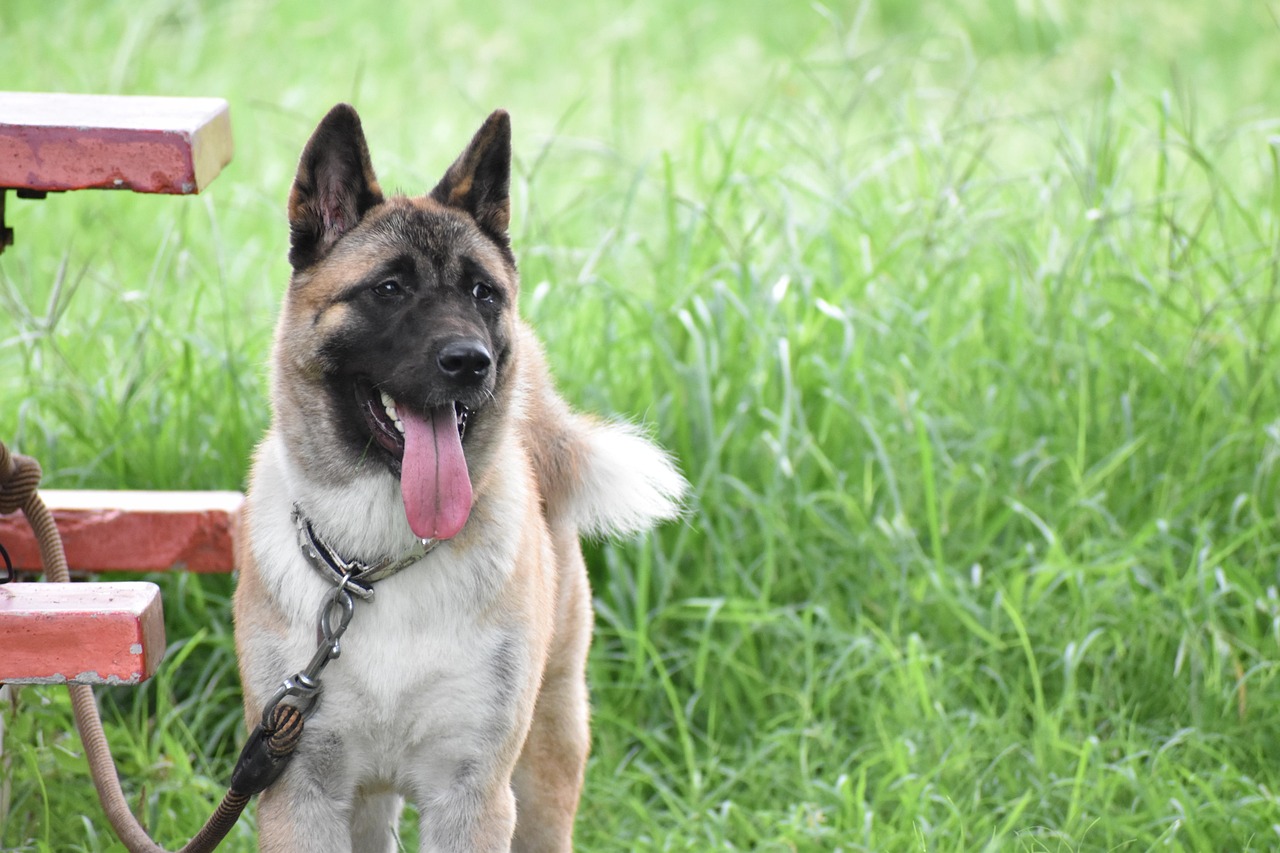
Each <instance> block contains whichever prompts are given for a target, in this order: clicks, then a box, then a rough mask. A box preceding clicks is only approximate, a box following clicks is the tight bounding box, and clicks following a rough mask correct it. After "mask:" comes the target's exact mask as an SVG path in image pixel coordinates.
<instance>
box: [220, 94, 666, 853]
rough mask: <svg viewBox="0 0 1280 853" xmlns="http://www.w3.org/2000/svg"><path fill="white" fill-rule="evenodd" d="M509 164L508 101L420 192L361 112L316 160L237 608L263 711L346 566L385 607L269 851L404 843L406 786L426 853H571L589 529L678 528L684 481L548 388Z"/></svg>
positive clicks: (307, 166)
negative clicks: (408, 188) (522, 303)
mask: <svg viewBox="0 0 1280 853" xmlns="http://www.w3.org/2000/svg"><path fill="white" fill-rule="evenodd" d="M510 163H511V129H510V121H509V119H508V117H507V114H506V113H504V112H501V111H499V112H495V113H494V114H493V115H491V116H490V117H489V118H488V120H487V121H486V122H485V123H484V126H483V127H482V128H481V129H480V131H479V132H478V133H477V134H476V135H475V138H474V139H472V141H471V144H470V145H469V146H468V147H467V149H466V150H465V151H464V152H463V154H462V155H461V156H460V157H459V158H458V159H457V161H456V162H455V163H454V164H453V165H452V166H451V167H450V168H449V170H448V171H447V173H446V174H445V176H444V178H443V179H442V180H441V181H440V183H439V184H438V185H437V186H436V187H435V189H433V190H432V191H431V192H430V193H428V194H427V195H425V196H422V197H414V198H410V197H405V196H398V195H397V196H390V197H384V196H383V193H382V191H381V189H380V188H379V186H378V182H377V179H376V178H375V176H374V172H373V168H372V166H371V165H370V160H369V152H368V147H367V145H366V143H365V139H364V134H363V131H362V130H361V126H360V120H359V118H358V117H357V115H356V112H355V110H353V109H352V108H351V107H350V106H347V105H345V104H342V105H338V106H337V107H334V109H333V110H332V111H331V112H330V113H329V114H328V115H327V116H325V118H324V120H323V121H322V122H321V123H320V126H319V127H318V128H317V129H316V131H315V133H314V134H313V135H312V137H311V140H310V142H308V144H307V146H306V149H305V150H304V151H303V153H302V159H301V162H300V164H299V166H298V174H297V178H296V180H295V182H294V185H293V190H292V192H291V194H290V197H289V227H290V232H291V235H290V239H291V248H290V252H289V261H290V263H291V264H292V266H293V275H292V278H291V280H290V283H289V288H288V292H287V294H286V295H285V300H284V305H283V308H282V309H281V316H280V320H279V324H278V326H277V329H276V337H275V348H274V353H273V362H272V380H271V401H272V422H271V428H270V431H269V432H268V433H267V435H266V437H265V439H264V440H263V442H262V444H261V445H260V446H259V447H258V450H257V454H256V456H255V460H254V466H253V474H252V480H251V483H250V487H249V494H248V499H247V501H246V504H245V512H244V516H243V519H242V524H243V531H242V536H241V542H242V545H241V548H240V554H239V571H240V577H239V582H238V586H237V589H236V595H235V618H236V645H237V649H238V652H239V657H240V671H241V678H242V681H243V685H244V694H245V712H246V715H247V719H248V721H249V723H250V725H253V724H254V723H256V722H257V721H258V720H259V719H260V718H261V715H262V711H263V707H264V705H265V704H266V703H268V702H269V701H270V700H271V698H272V697H273V696H276V695H278V693H279V691H280V688H281V685H282V683H283V682H284V680H285V679H286V678H288V677H289V676H291V675H293V674H294V673H298V672H299V671H302V670H303V669H304V667H306V666H307V664H308V662H309V661H312V660H313V658H314V657H315V656H316V654H317V648H318V646H317V643H318V634H319V628H318V621H317V619H318V614H319V613H320V611H321V609H322V605H324V603H325V602H326V601H327V600H329V597H330V596H333V595H335V592H334V590H335V589H336V587H337V586H338V585H340V584H341V583H342V580H341V575H342V573H343V572H345V571H356V570H359V571H364V570H365V569H368V568H370V567H372V568H378V567H381V568H382V569H387V570H389V571H393V572H394V573H390V574H388V575H387V576H386V577H383V578H380V579H376V578H377V575H378V574H379V573H381V572H373V573H369V574H367V575H365V577H366V583H365V584H364V587H367V588H369V589H372V590H373V592H374V593H375V594H374V595H372V596H371V597H369V600H367V601H363V600H356V601H355V605H354V608H353V613H352V618H351V621H350V626H349V628H348V630H347V631H346V633H345V635H343V636H342V638H341V654H340V656H339V657H337V658H335V659H333V660H332V661H330V662H329V663H328V664H327V666H326V667H325V668H324V669H323V675H322V676H321V683H322V686H323V690H322V693H321V694H320V698H319V701H318V702H317V703H316V704H315V706H314V713H313V714H312V715H311V716H310V718H309V719H308V720H307V722H306V727H305V731H304V734H303V738H302V742H301V744H300V746H299V748H298V750H297V753H296V755H295V757H294V759H293V761H292V763H291V764H290V765H289V766H288V768H287V769H286V771H285V772H284V775H283V776H282V777H281V778H280V780H279V781H277V782H276V783H275V785H273V786H272V787H271V788H269V789H268V790H267V791H266V792H265V793H264V794H263V796H262V800H261V803H260V805H259V808H258V822H259V828H260V844H261V848H262V849H263V850H266V851H290V853H332V851H347V850H352V851H359V853H364V851H393V850H395V849H397V841H396V837H395V830H396V824H397V820H398V815H399V813H400V810H401V808H402V805H403V803H404V799H405V798H408V799H409V800H410V801H412V802H413V803H414V804H415V805H416V806H417V808H418V811H419V814H420V821H421V830H420V838H421V849H422V850H424V851H427V850H431V851H446V850H448V851H505V850H508V849H512V850H521V851H524V850H556V851H560V850H569V849H570V848H571V847H572V831H573V820H574V813H575V811H576V809H577V805H578V797H579V794H580V790H581V787H582V777H583V766H584V762H585V760H586V756H587V747H588V731H587V688H586V682H585V676H584V667H585V661H586V654H587V646H588V644H589V642H590V637H591V625H592V615H591V605H590V591H589V589H588V586H587V575H586V571H585V567H584V565H583V560H582V552H581V548H580V545H579V536H580V535H582V534H609V533H625V532H632V531H639V530H643V529H645V528H647V527H649V526H650V525H651V524H653V523H654V522H655V521H657V520H659V519H663V518H669V517H672V516H673V515H675V514H676V511H677V502H678V500H679V497H680V495H681V493H682V492H683V490H684V488H685V483H684V480H683V479H682V478H681V476H680V475H679V474H678V473H677V471H676V469H675V468H674V467H673V466H672V464H671V462H670V461H669V459H668V458H667V456H666V455H665V454H664V453H663V452H662V451H661V450H659V449H658V448H657V447H655V446H654V445H653V444H651V443H650V442H649V441H648V440H646V439H645V438H643V437H642V436H641V435H640V434H639V433H637V432H636V431H635V430H633V429H631V428H629V427H627V426H625V425H621V424H616V423H607V422H602V421H598V420H594V419H591V418H589V417H586V416H583V415H579V414H576V413H574V412H572V411H571V410H570V409H569V407H568V405H567V404H566V403H565V402H564V401H563V400H562V399H561V398H560V397H559V396H558V395H557V393H556V391H555V389H554V387H553V384H552V380H551V378H550V376H549V375H548V373H547V369H546V366H545V364H544V359H543V356H542V352H541V349H540V346H539V344H538V342H537V340H536V339H535V337H534V335H533V333H532V331H531V330H530V329H529V327H528V326H526V325H525V324H524V323H523V321H521V320H520V318H519V317H518V315H517V312H516V300H517V291H518V286H519V285H518V277H517V273H516V264H515V259H514V257H513V254H512V251H511V247H510V242H509V238H508V234H507V227H508V220H509V218H510V201H509V199H508V185H509V176H510V167H511V166H510ZM318 551H322V552H323V553H324V555H325V557H326V558H327V561H326V560H324V559H317V556H318V555H317V552H318ZM353 566H354V567H356V568H355V569H352V568H351V567H353ZM369 578H375V580H369ZM348 588H349V589H354V586H349V587H348ZM366 591H367V590H366ZM330 624H332V620H331V622H330ZM322 645H323V644H322ZM321 656H323V653H322V654H321ZM286 701H293V700H286Z"/></svg>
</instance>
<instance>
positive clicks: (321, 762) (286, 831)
mask: <svg viewBox="0 0 1280 853" xmlns="http://www.w3.org/2000/svg"><path fill="white" fill-rule="evenodd" d="M346 765H347V761H346V756H345V754H344V751H343V744H342V738H341V737H340V736H338V735H337V734H335V733H332V732H326V731H324V730H323V729H320V730H315V729H314V728H313V727H312V726H310V725H309V726H308V729H307V731H306V732H305V733H304V734H303V736H302V741H301V743H299V744H298V750H297V752H295V753H294V756H293V760H292V761H291V762H290V763H289V766H288V768H286V769H285V772H284V773H283V774H282V775H281V777H280V778H279V779H278V780H276V782H275V784H273V785H272V786H271V787H270V788H268V789H267V790H266V791H264V792H263V794H262V798H261V799H260V800H259V802H258V848H259V850H261V851H262V853H338V851H348V850H351V849H352V845H351V830H350V817H351V806H352V799H353V795H354V790H353V786H352V785H351V783H350V780H349V778H348V774H347V772H346ZM361 853H363V851H361Z"/></svg>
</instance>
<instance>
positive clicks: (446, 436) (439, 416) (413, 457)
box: [396, 405, 471, 539]
mask: <svg viewBox="0 0 1280 853" xmlns="http://www.w3.org/2000/svg"><path fill="white" fill-rule="evenodd" d="M396 414H397V415H398V416H399V417H400V422H401V423H402V424H404V459H403V460H402V461H401V465H400V490H401V492H402V493H403V494H404V512H405V515H406V516H407V517H408V519H409V527H410V529H412V530H413V533H414V535H415V536H418V537H420V538H422V539H451V538H453V537H454V536H456V535H457V534H458V531H459V530H461V529H462V525H464V524H466V523H467V516H468V515H470V514H471V478H470V477H469V476H468V475H467V460H466V459H465V458H464V457H463V455H462V438H461V436H459V435H458V422H457V418H456V416H455V415H454V410H453V406H452V405H449V406H440V407H439V408H436V409H432V410H431V411H430V412H429V413H428V414H427V417H425V418H424V417H422V416H421V415H419V414H417V413H415V412H410V411H407V410H406V409H404V408H399V409H398V410H397V411H396Z"/></svg>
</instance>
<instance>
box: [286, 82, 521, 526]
mask: <svg viewBox="0 0 1280 853" xmlns="http://www.w3.org/2000/svg"><path fill="white" fill-rule="evenodd" d="M510 161H511V129H510V121H509V119H508V117H507V115H506V113H503V112H495V113H494V114H493V115H491V116H490V117H489V119H488V120H487V121H486V122H485V124H484V126H483V127H482V128H481V129H480V131H479V132H478V133H477V134H476V136H475V138H474V139H473V140H472V141H471V144H470V145H469V146H468V147H467V149H466V151H464V152H463V154H462V156H461V157H459V158H458V160H457V161H456V162H455V163H454V164H453V165H452V166H451V167H450V168H449V170H448V172H447V173H446V174H445V176H444V178H443V179H442V180H441V181H440V183H439V184H438V185H437V186H436V187H435V189H433V190H432V191H431V193H429V194H428V195H426V196H422V197H419V198H407V197H403V196H393V197H391V198H389V199H384V198H383V195H382V191H381V189H380V188H379V186H378V182H377V179H376V177H375V176H374V173H373V168H372V166H371V164H370V160H369V153H368V148H367V146H366V143H365V139H364V135H363V132H362V130H361V127H360V120H359V118H358V117H357V116H356V113H355V111H354V110H353V109H352V108H351V107H349V106H346V105H339V106H337V107H335V108H334V109H333V110H332V111H331V112H330V113H329V114H328V115H327V116H326V117H325V118H324V120H323V121H322V122H321V123H320V126H319V127H317V128H316V131H315V133H314V134H313V135H312V137H311V140H310V141H309V142H308V143H307V146H306V149H305V150H304V151H303V154H302V158H301V162H300V164H299V166H298V174H297V177H296V179H295V181H294V185H293V190H292V192H291V193H290V196H289V226H290V240H291V248H290V252H289V261H290V263H291V264H292V266H293V270H294V272H293V278H292V281H291V283H290V288H289V295H288V305H287V306H286V318H285V319H283V320H282V329H281V334H280V336H279V337H278V344H277V345H278V348H279V349H278V355H277V359H278V363H277V369H293V370H295V371H296V376H297V378H299V379H302V380H304V384H305V385H306V386H308V387H311V388H313V389H314V391H315V393H316V395H317V396H318V398H322V399H316V400H311V401H300V404H299V407H298V408H299V409H300V410H301V411H300V412H299V415H300V416H301V417H303V418H316V419H319V420H322V421H323V422H324V423H313V424H312V426H314V427H315V428H317V429H330V430H332V432H333V433H335V435H334V436H333V437H334V438H337V439H338V441H339V443H340V444H341V445H342V446H344V447H345V448H346V449H347V451H348V452H349V453H350V454H351V461H352V462H353V463H354V464H355V465H356V469H357V470H359V468H360V467H361V466H364V465H369V464H380V465H384V466H386V468H387V469H389V470H390V472H391V473H392V474H393V475H395V476H397V477H398V478H399V479H400V487H401V492H402V494H403V497H404V506H405V515H406V517H407V519H408V522H409V526H410V528H411V529H412V530H413V532H414V534H415V535H417V536H419V537H422V538H424V539H428V538H429V539H448V538H451V537H453V536H455V535H457V533H458V532H459V531H460V530H461V529H462V527H463V525H464V524H465V523H466V521H467V518H468V516H469V514H470V512H471V505H472V499H473V475H474V474H475V471H474V470H472V469H473V468H474V467H475V466H476V463H477V462H479V461H480V460H482V459H483V457H484V455H485V451H486V447H487V445H488V443H489V441H488V439H489V438H490V437H491V436H492V434H493V433H494V432H495V430H496V423H495V422H496V420H497V418H498V416H499V414H500V412H501V410H502V405H501V403H500V402H499V401H500V400H501V399H504V398H505V396H506V395H505V394H504V393H503V392H504V391H505V390H506V389H505V387H504V386H505V384H506V382H505V380H506V376H507V373H508V368H509V365H508V360H509V358H510V353H511V347H510V343H511V338H512V335H513V334H514V327H513V322H514V313H515V304H516V296H517V287H518V284H517V281H518V280H517V277H516V270H515V263H514V259H513V257H512V254H511V250H510V246H509V242H508V236H507V226H508V221H509V216H510V201H509V198H508V183H509V178H510ZM295 426H296V425H295Z"/></svg>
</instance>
